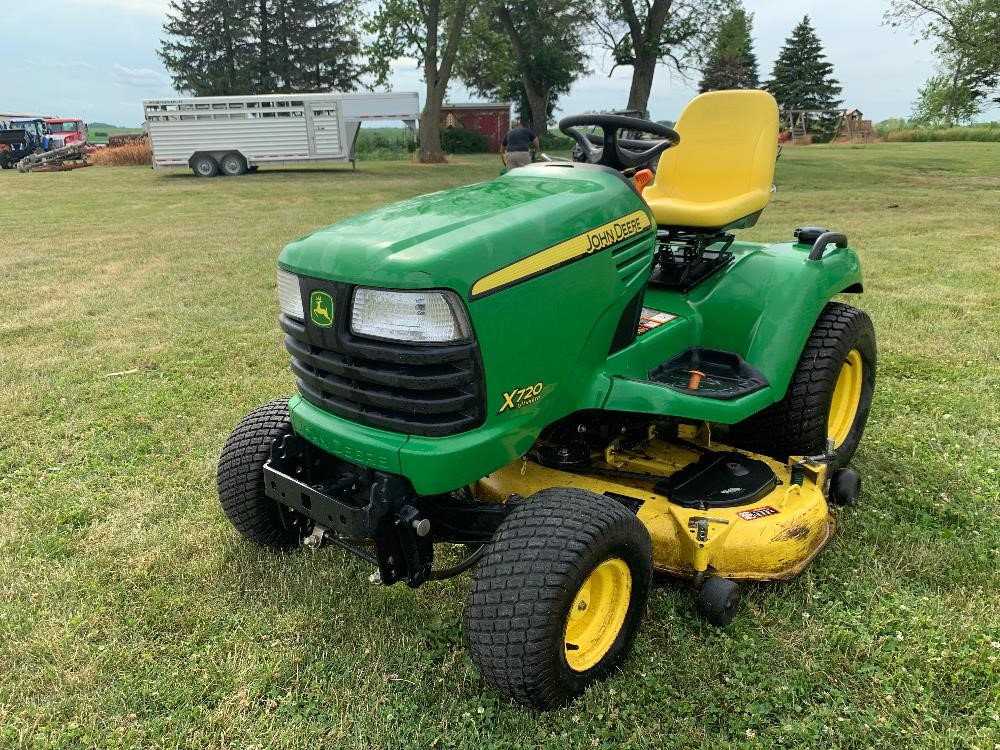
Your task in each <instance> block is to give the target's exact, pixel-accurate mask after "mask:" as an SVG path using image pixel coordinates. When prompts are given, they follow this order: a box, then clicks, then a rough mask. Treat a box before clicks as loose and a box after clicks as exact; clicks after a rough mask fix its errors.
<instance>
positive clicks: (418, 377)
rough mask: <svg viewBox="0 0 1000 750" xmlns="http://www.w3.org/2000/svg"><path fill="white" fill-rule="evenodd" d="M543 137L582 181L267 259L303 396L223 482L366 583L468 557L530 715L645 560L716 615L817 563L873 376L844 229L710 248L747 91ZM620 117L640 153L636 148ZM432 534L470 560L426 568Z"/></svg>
mask: <svg viewBox="0 0 1000 750" xmlns="http://www.w3.org/2000/svg"><path fill="white" fill-rule="evenodd" d="M588 126H593V127H597V128H600V129H601V130H602V132H603V138H602V140H601V143H600V145H598V144H595V143H594V141H593V140H592V139H590V138H588V137H586V136H585V135H584V134H583V133H582V132H581V130H580V128H582V127H588ZM560 127H561V128H562V129H563V131H564V132H566V133H567V134H568V135H570V136H572V137H574V138H575V139H576V140H577V142H578V143H579V144H580V147H581V149H582V150H583V153H585V154H586V155H587V162H586V163H574V162H550V163H543V164H536V165H532V166H528V167H523V168H520V169H516V170H514V171H512V172H510V173H508V174H506V175H503V176H501V177H499V178H497V179H495V180H492V181H490V182H486V183H481V184H476V185H470V186H467V187H463V188H458V189H455V190H450V191H444V192H438V193H433V194H430V195H425V196H421V197H417V198H413V199H411V200H407V201H403V202H401V203H397V204H394V205H390V206H386V207H384V208H381V209H376V210H374V211H370V212H368V213H365V214H362V215H360V216H356V217H354V218H350V219H347V220H345V221H342V222H340V223H338V224H335V225H333V226H330V227H327V228H326V229H321V230H319V231H316V232H314V233H312V234H310V235H307V236H305V237H303V238H300V239H298V240H296V241H294V242H292V243H291V244H289V245H288V246H287V247H285V249H284V250H283V251H282V253H281V254H280V256H279V258H278V266H279V270H278V296H279V301H280V307H281V317H280V319H279V320H280V326H281V328H282V330H283V331H284V333H285V346H286V348H287V349H288V351H289V353H290V355H291V367H292V371H293V372H294V374H295V378H296V383H297V387H298V395H296V396H294V397H293V398H291V399H290V400H286V399H280V400H277V401H273V402H271V403H269V404H266V405H264V406H262V407H259V408H258V409H256V410H254V411H252V412H251V413H250V414H249V415H247V416H246V417H245V418H244V419H243V421H242V422H240V424H239V425H238V426H237V427H236V428H235V430H234V431H233V433H232V434H231V436H230V437H229V439H228V441H227V442H226V445H225V447H224V449H223V451H222V455H221V457H220V459H219V465H218V477H217V479H218V490H219V496H220V500H221V504H222V508H223V510H224V512H225V514H226V516H227V517H228V518H229V520H230V521H231V522H232V524H233V525H234V526H235V528H236V529H237V530H238V531H239V533H240V534H242V535H243V536H244V537H245V538H247V539H249V540H252V541H254V542H257V543H258V544H262V545H265V546H270V547H277V548H287V547H294V546H296V545H298V544H300V543H302V542H305V544H306V545H307V546H310V547H314V548H315V547H319V546H321V545H323V544H327V543H330V544H334V545H338V546H339V547H342V548H344V549H346V550H348V551H350V552H352V553H353V554H355V555H357V556H358V557H360V558H362V559H364V560H367V561H368V562H369V563H371V564H372V565H373V566H375V568H376V572H375V573H374V574H373V580H374V581H376V582H381V583H382V584H385V585H391V584H394V583H396V582H398V581H403V582H405V583H406V584H407V585H409V586H412V587H416V586H420V585H422V584H424V583H426V582H427V581H429V580H433V579H437V578H445V577H449V576H453V575H456V574H458V573H460V572H462V571H465V570H468V569H471V568H472V567H473V566H478V567H477V569H476V572H475V575H474V580H473V583H472V586H471V591H470V593H469V598H468V602H467V606H466V611H465V617H464V620H465V631H466V639H467V643H468V648H469V653H470V655H471V657H472V659H473V661H474V662H475V663H476V664H477V665H478V667H479V668H480V670H481V671H482V673H483V674H484V676H485V677H486V678H487V680H488V681H489V682H490V683H491V684H492V685H493V686H494V687H495V688H496V689H497V690H499V691H501V692H502V693H504V694H506V695H508V696H511V697H513V698H514V699H516V700H518V701H520V702H522V703H525V704H528V705H532V706H536V707H540V708H551V707H554V706H559V705H563V704H565V703H566V702H568V701H570V700H571V699H572V698H573V697H574V696H576V695H578V694H580V693H581V692H582V691H583V690H584V689H585V688H586V687H587V686H588V685H589V684H591V683H592V682H593V681H595V680H597V679H599V678H602V677H605V676H607V675H608V674H609V673H610V672H611V671H612V669H613V668H614V667H615V666H616V665H618V664H619V663H621V661H622V659H623V658H624V656H625V654H626V652H627V651H628V649H629V647H630V645H631V643H632V641H633V638H634V636H635V634H636V630H637V628H638V625H639V622H640V620H641V619H642V616H643V613H644V611H645V607H646V601H647V596H648V593H649V588H650V582H651V577H652V573H653V570H654V569H655V570H657V571H662V572H666V573H669V574H673V575H675V576H680V577H684V578H688V579H691V580H692V581H693V584H694V587H693V588H694V590H695V591H696V592H697V594H696V597H697V608H698V610H699V612H700V613H701V614H702V615H703V616H704V617H705V618H706V619H707V620H708V621H709V622H711V623H713V624H715V625H719V626H723V625H726V624H727V623H728V622H729V621H730V620H731V619H732V617H733V616H734V614H735V612H736V609H737V606H738V604H739V599H740V587H739V584H738V583H737V581H741V580H749V581H771V580H781V579H786V578H790V577H793V576H795V575H797V574H798V573H800V572H801V571H802V570H803V569H804V568H805V567H806V566H807V565H808V564H809V563H810V562H811V561H812V560H813V559H814V558H815V557H816V555H817V554H818V553H819V552H820V550H821V549H822V548H823V547H824V545H825V544H826V543H827V541H828V540H829V539H830V537H831V534H832V533H833V532H834V528H835V526H836V521H835V517H834V515H833V514H832V513H831V510H830V506H831V504H836V505H844V506H851V505H853V504H855V503H856V502H857V500H858V496H859V492H860V477H859V475H858V473H857V472H856V471H855V470H853V469H851V468H848V462H849V461H850V459H851V457H852V455H853V454H854V452H855V449H856V448H857V446H858V443H859V441H860V440H861V436H862V432H863V430H864V427H865V423H866V420H867V417H868V412H869V408H870V405H871V400H872V394H873V389H874V379H875V364H876V351H875V335H874V330H873V328H872V324H871V321H870V320H869V318H868V316H867V315H866V314H865V313H864V312H862V311H861V310H859V309H856V308H854V307H851V306H848V305H845V304H842V303H840V302H834V301H831V300H832V298H833V297H834V296H835V295H838V294H841V293H847V294H853V293H858V292H861V291H862V279H861V268H860V264H859V262H858V258H857V256H856V255H855V253H854V251H853V250H852V249H851V248H850V247H848V242H847V238H846V237H845V236H844V235H843V234H840V233H836V232H828V231H825V230H823V229H819V228H813V227H803V228H800V229H799V230H797V232H796V234H795V239H794V240H792V241H789V242H780V243H776V244H770V245H763V244H757V243H749V242H737V241H736V240H735V238H734V236H733V234H732V232H733V231H734V230H737V229H741V228H745V227H749V226H752V225H753V224H754V223H755V222H756V220H757V218H758V217H759V216H760V213H761V212H762V211H763V209H764V208H765V206H766V205H767V203H768V200H769V197H770V189H771V182H772V178H773V174H774V164H775V155H776V154H775V151H776V147H777V130H778V110H777V106H776V104H775V101H774V99H773V98H772V97H771V96H770V95H768V94H766V93H764V92H760V91H724V92H713V93H709V94H704V95H701V96H698V97H697V98H695V99H694V100H693V101H692V102H691V103H690V104H689V105H688V106H687V108H686V109H685V110H684V112H683V114H682V115H681V118H680V120H679V121H678V123H677V126H676V130H673V129H671V128H667V127H665V126H663V125H659V124H656V123H652V122H647V121H644V120H639V119H636V118H631V117H622V116H616V115H600V114H597V115H582V116H579V117H574V118H567V119H564V120H563V121H562V122H561V123H560ZM623 129H631V130H637V131H643V132H644V133H647V134H649V135H651V136H653V137H654V138H655V139H656V140H652V141H651V140H644V141H642V144H641V146H639V147H638V148H637V149H633V146H634V144H633V143H630V142H623V141H622V140H621V139H620V138H619V134H620V132H621V131H622V130H623ZM651 159H657V160H658V169H657V172H656V176H655V179H653V181H652V182H650V183H649V184H648V186H647V187H645V188H644V189H643V190H642V191H641V192H640V189H639V188H638V187H637V186H638V185H640V184H645V183H646V182H647V181H648V180H649V179H650V176H649V175H648V174H645V175H643V174H642V173H641V171H640V170H638V169H637V167H639V166H641V165H643V164H646V163H648V162H649V161H650V160H651ZM439 544H453V545H460V546H459V547H457V548H456V549H468V548H470V547H472V548H475V549H476V551H475V552H472V553H470V554H469V556H468V557H467V558H465V559H464V560H463V561H462V562H459V563H457V564H454V565H451V566H450V567H445V568H440V567H437V566H435V558H436V553H435V546H436V545H439ZM461 545H465V547H462V546H461ZM438 549H439V550H440V549H441V548H440V547H439V548H438ZM450 554H452V555H453V554H455V553H454V552H451V553H450ZM438 559H440V556H438Z"/></svg>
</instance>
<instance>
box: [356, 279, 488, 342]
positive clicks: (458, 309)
mask: <svg viewBox="0 0 1000 750" xmlns="http://www.w3.org/2000/svg"><path fill="white" fill-rule="evenodd" d="M351 331H352V332H353V333H356V334H357V335H359V336H368V337H370V338H373V339H383V340H385V341H413V342H424V343H445V342H450V341H466V340H468V339H469V338H470V337H471V335H472V327H471V326H470V325H469V319H468V317H467V316H466V314H465V308H464V307H463V306H462V303H461V302H460V301H459V299H458V297H457V296H456V295H455V294H454V293H453V292H443V291H433V292H390V291H388V290H385V289H367V288H365V287H359V288H358V289H357V290H355V292H354V304H353V306H352V308H351Z"/></svg>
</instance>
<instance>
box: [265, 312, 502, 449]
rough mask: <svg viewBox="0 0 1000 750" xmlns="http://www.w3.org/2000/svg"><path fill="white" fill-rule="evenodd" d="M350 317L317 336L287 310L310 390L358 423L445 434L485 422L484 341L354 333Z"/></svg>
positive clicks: (301, 385)
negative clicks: (427, 341)
mask: <svg viewBox="0 0 1000 750" xmlns="http://www.w3.org/2000/svg"><path fill="white" fill-rule="evenodd" d="M343 318H344V316H341V317H340V320H338V324H337V326H336V330H328V332H326V333H324V334H323V335H322V336H320V337H314V340H316V339H317V338H319V340H321V341H322V342H323V345H322V346H317V345H316V344H314V343H312V342H311V341H310V336H309V331H307V330H306V326H305V325H304V324H303V323H300V322H299V321H297V320H295V319H294V318H289V317H288V316H287V315H282V316H281V318H280V323H281V329H282V330H283V331H284V332H285V334H286V335H285V348H287V349H288V353H289V354H291V355H292V372H293V373H295V378H296V384H297V385H298V389H299V393H301V394H302V397H303V398H304V399H306V400H307V401H309V402H310V403H312V404H315V405H316V406H318V407H320V408H321V409H324V410H326V411H328V412H330V413H332V414H336V415H337V416H339V417H343V418H345V419H349V420H351V421H352V422H357V423H359V424H364V425H368V426H370V427H378V428H380V429H383V430H391V431H392V432H400V433H405V434H410V435H423V436H427V437H441V436H444V435H454V434H457V433H460V432H465V431H467V430H471V429H473V428H475V427H478V426H479V425H481V424H482V423H483V419H484V413H485V411H484V391H485V388H484V383H483V375H482V365H481V362H480V357H479V347H478V345H477V344H476V343H465V344H445V345H412V344H410V345H408V344H401V343H390V342H383V341H375V340H372V339H365V338H361V337H359V336H354V335H353V334H351V333H350V331H349V330H348V329H347V327H346V325H345V323H344V320H343Z"/></svg>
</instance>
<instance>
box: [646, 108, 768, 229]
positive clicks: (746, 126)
mask: <svg viewBox="0 0 1000 750" xmlns="http://www.w3.org/2000/svg"><path fill="white" fill-rule="evenodd" d="M675 129H676V130H677V132H678V133H680V136H681V140H680V143H679V144H678V145H677V146H675V147H673V148H670V149H667V150H666V151H664V152H663V155H662V156H661V157H660V162H659V166H657V168H656V179H655V180H654V181H653V182H652V183H650V184H649V185H648V186H647V187H646V189H645V190H643V191H642V197H643V198H645V199H646V202H647V203H648V204H649V206H650V208H652V209H653V216H654V218H655V219H656V223H657V224H658V225H659V226H666V227H690V228H697V229H702V228H704V229H718V230H721V229H739V228H743V227H749V226H753V225H754V224H755V223H756V221H757V217H758V216H759V215H760V212H761V211H762V210H763V209H764V207H765V206H766V205H767V202H768V200H769V199H770V197H771V184H772V183H773V181H774V161H775V159H776V158H777V154H778V104H777V102H775V100H774V97H773V96H771V95H770V94H768V93H767V92H765V91H753V90H746V91H713V92H710V93H708V94H701V95H700V96H696V97H695V98H694V99H692V100H691V101H690V102H689V103H688V105H687V106H686V107H685V108H684V111H683V112H681V116H680V119H679V120H678V121H677V125H676V126H675Z"/></svg>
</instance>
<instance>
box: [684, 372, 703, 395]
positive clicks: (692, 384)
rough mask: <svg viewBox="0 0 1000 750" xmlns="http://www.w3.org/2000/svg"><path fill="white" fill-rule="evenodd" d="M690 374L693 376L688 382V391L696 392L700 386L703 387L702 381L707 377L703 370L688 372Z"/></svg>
mask: <svg viewBox="0 0 1000 750" xmlns="http://www.w3.org/2000/svg"><path fill="white" fill-rule="evenodd" d="M688 372H689V373H690V374H691V377H690V379H689V380H688V389H689V390H692V391H696V390H698V386H700V385H701V379H702V378H703V377H705V373H703V372H702V371H701V370H688Z"/></svg>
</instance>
